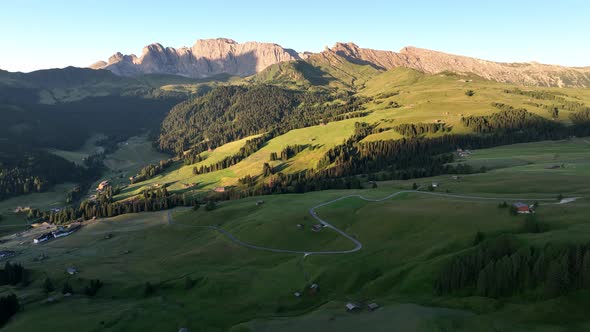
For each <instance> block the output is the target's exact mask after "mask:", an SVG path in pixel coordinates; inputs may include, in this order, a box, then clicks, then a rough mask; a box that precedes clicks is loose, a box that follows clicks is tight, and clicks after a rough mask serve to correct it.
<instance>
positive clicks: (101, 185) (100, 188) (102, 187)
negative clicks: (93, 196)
mask: <svg viewBox="0 0 590 332" xmlns="http://www.w3.org/2000/svg"><path fill="white" fill-rule="evenodd" d="M108 186H110V182H109V180H104V181H102V182H101V183H99V184H98V187H96V191H103V190H105V189H106V187H108Z"/></svg>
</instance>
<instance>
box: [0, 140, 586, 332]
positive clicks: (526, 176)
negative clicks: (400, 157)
mask: <svg viewBox="0 0 590 332" xmlns="http://www.w3.org/2000/svg"><path fill="white" fill-rule="evenodd" d="M581 142H583V141H582V140H579V139H576V140H572V141H563V142H539V143H528V144H519V145H513V146H507V147H498V148H493V149H485V150H476V151H473V155H472V157H471V158H473V159H474V160H475V159H479V160H481V161H482V162H483V163H484V164H485V160H489V162H491V163H492V162H493V161H494V159H496V158H502V159H510V158H511V156H514V155H515V152H517V151H518V153H520V154H521V156H520V157H522V158H525V159H526V160H527V161H530V162H532V163H533V164H530V165H528V166H527V167H530V166H535V165H544V164H545V163H546V161H547V160H551V162H553V155H554V154H555V151H560V152H559V155H560V160H563V161H564V162H565V163H566V164H568V165H575V166H576V168H575V170H576V172H573V171H572V172H570V171H568V168H565V169H563V170H561V169H545V168H544V167H541V166H540V167H538V169H537V170H536V171H533V172H531V171H530V170H527V169H523V166H518V165H515V166H510V163H508V164H507V165H508V166H507V167H505V168H499V169H495V170H491V171H489V172H487V173H483V174H473V175H465V176H462V177H461V178H460V180H453V179H451V178H450V177H449V176H441V177H435V178H425V179H417V180H408V181H388V182H378V188H376V189H365V190H332V191H323V192H312V193H307V194H299V195H295V194H292V195H277V196H265V197H262V198H257V197H252V198H248V199H242V200H237V201H229V202H223V203H221V204H220V205H219V206H218V208H217V209H216V210H214V211H205V210H204V209H200V210H199V211H192V210H187V209H177V210H175V211H174V212H173V213H172V219H169V218H168V213H167V211H163V212H155V213H142V214H137V215H126V216H120V217H116V218H111V219H105V220H99V221H96V222H91V223H90V224H89V225H87V226H85V227H84V228H83V229H82V230H81V231H79V232H78V233H76V234H74V235H72V236H70V237H67V238H63V239H59V240H56V241H53V242H50V243H47V244H44V245H40V246H34V245H32V244H28V243H29V241H28V240H29V239H27V238H26V235H25V236H24V238H19V239H15V240H10V241H9V242H7V243H4V244H2V246H3V247H4V248H16V250H17V251H19V253H20V255H19V256H18V257H17V258H15V259H14V260H15V261H19V262H22V263H23V264H24V265H25V266H26V267H27V268H29V269H32V270H33V271H34V272H33V283H32V284H31V285H29V286H28V287H25V288H22V289H20V288H8V287H1V288H0V292H1V293H7V292H10V291H14V292H17V294H19V296H20V297H21V298H22V299H23V301H24V303H25V310H24V311H23V312H21V313H19V314H18V315H17V316H16V317H15V318H14V320H13V321H12V322H10V323H9V324H8V325H7V326H6V327H5V329H6V330H7V331H37V330H39V326H38V325H37V322H40V321H42V322H44V323H43V324H44V325H43V329H44V330H64V329H69V328H73V327H74V326H76V327H77V328H78V329H81V330H84V331H85V330H88V331H95V330H100V329H107V330H111V331H140V330H145V329H152V330H154V329H156V330H174V329H178V328H180V327H189V328H191V331H193V330H194V331H201V330H202V331H226V330H232V331H301V330H310V331H325V330H330V329H332V330H333V329H337V330H342V331H352V330H358V329H362V326H371V329H373V330H375V331H385V330H390V329H391V326H404V327H405V329H406V330H411V331H448V330H452V331H474V330H478V331H497V330H501V331H521V330H523V329H527V330H531V331H577V330H584V329H586V328H588V327H589V326H590V322H589V321H588V318H587V315H586V314H585V310H584V309H583V308H586V307H587V306H588V305H589V304H590V303H589V302H588V300H587V299H588V296H587V295H588V294H587V292H585V291H576V292H572V293H571V294H570V295H568V296H565V297H560V298H556V299H551V300H538V301H532V300H527V299H523V298H520V297H513V298H503V299H500V300H494V299H488V298H481V297H437V296H435V295H434V292H433V288H432V285H433V280H434V278H435V276H436V274H437V271H438V269H439V268H440V265H441V263H442V262H443V261H444V260H445V259H447V258H448V257H450V256H452V255H454V254H456V253H458V252H461V251H463V250H464V249H466V248H469V247H470V246H471V244H472V241H473V238H474V235H475V233H476V232H483V233H484V234H486V236H495V235H497V234H500V233H512V234H514V236H516V237H517V238H518V239H519V240H520V241H521V242H522V243H529V244H533V245H539V246H542V245H544V244H546V243H586V242H588V241H589V240H590V224H588V220H587V211H588V210H589V209H590V200H589V199H588V197H590V191H589V190H588V188H586V184H587V183H589V182H588V181H587V176H588V174H587V173H586V172H585V171H581V172H577V170H580V169H581V168H583V166H584V165H587V163H588V162H590V154H586V153H584V152H583V151H584V150H582V149H584V148H586V147H585V146H584V145H580V144H581ZM589 147H590V146H589ZM544 155H545V156H547V157H543V156H544ZM524 168H526V167H524ZM552 172H555V173H552ZM561 172H562V173H563V174H560V173H561ZM551 174H553V175H551ZM554 177H558V180H555V179H554ZM433 181H436V182H439V183H440V187H439V188H437V192H440V193H446V192H447V191H449V192H450V193H451V194H463V193H470V194H471V195H475V196H483V197H497V196H509V197H512V198H514V200H522V201H525V202H531V203H532V201H533V200H535V199H540V198H546V199H554V198H556V194H558V193H563V195H564V196H566V197H571V196H579V197H583V198H581V199H579V200H577V201H575V202H571V203H568V204H562V205H560V204H554V203H556V202H557V200H556V199H555V200H551V201H542V202H541V205H540V207H539V208H538V213H537V218H539V220H541V221H542V222H543V223H545V224H546V225H548V227H549V231H548V232H545V233H539V234H526V233H522V232H521V228H522V224H523V221H522V220H523V219H522V218H521V217H515V216H511V215H510V214H509V213H508V211H506V210H505V209H499V208H498V207H497V204H498V201H494V200H483V199H470V198H460V197H441V196H432V195H427V194H419V193H406V194H402V195H399V196H397V197H395V198H393V199H390V200H386V201H381V202H367V201H362V200H359V199H358V198H348V199H345V200H342V201H339V202H336V203H333V204H331V205H327V206H324V207H322V208H319V209H317V210H316V212H317V213H318V215H320V216H321V218H322V219H324V220H328V221H329V222H330V223H332V224H333V225H334V226H336V227H338V228H340V229H342V230H344V231H345V232H347V233H348V234H351V235H353V236H354V237H355V238H357V239H358V240H359V241H361V242H362V244H363V248H362V250H360V251H359V252H356V253H353V254H345V255H342V254H341V255H311V256H308V257H305V258H302V256H301V255H296V254H279V253H271V252H265V251H259V250H254V249H250V248H244V247H241V246H239V245H237V244H235V243H233V242H231V241H230V240H229V239H228V238H227V237H225V236H224V235H223V234H220V233H219V232H216V231H215V230H212V229H209V228H206V227H203V226H216V227H220V228H221V229H223V230H225V231H228V232H230V233H232V234H233V235H234V236H235V237H236V238H238V239H240V240H242V241H244V242H247V243H250V244H254V245H259V246H265V247H271V248H280V249H292V250H340V249H349V248H350V247H351V243H350V241H348V240H346V239H344V238H343V237H341V236H339V235H338V234H336V233H335V232H334V231H331V230H329V229H324V230H322V231H321V232H317V233H316V232H312V231H311V230H310V229H309V227H310V226H311V225H313V224H314V222H313V219H312V218H311V217H310V216H309V214H308V209H309V208H310V207H312V206H314V205H316V204H318V203H320V202H324V201H329V200H332V199H334V198H337V197H341V196H343V195H349V194H352V193H361V194H362V195H364V196H366V197H369V198H380V197H384V196H386V195H388V194H390V193H392V192H395V191H398V190H403V189H409V188H411V186H412V183H413V182H417V183H418V184H419V185H422V186H426V185H428V184H430V183H431V182H433ZM261 199H262V200H264V204H262V205H257V204H255V203H256V202H257V201H258V200H261ZM297 224H303V225H304V228H303V229H299V228H298V227H297ZM107 234H112V237H111V238H108V239H106V238H105V235H107ZM22 241H25V243H27V244H26V245H24V246H22V245H18V243H20V242H22ZM42 253H43V254H45V255H46V256H47V257H48V258H47V259H46V260H43V261H36V260H35V258H36V257H38V256H39V255H41V254H42ZM70 266H75V267H76V268H77V269H78V270H79V271H80V273H79V274H78V275H76V276H67V275H66V274H65V273H64V271H65V269H66V268H67V267H70ZM44 275H48V276H49V277H50V278H51V279H52V280H53V282H54V283H55V284H56V285H57V287H58V289H59V288H60V287H61V285H62V284H63V282H64V281H66V280H69V282H70V283H71V284H72V286H73V287H74V290H75V291H76V294H75V295H74V296H72V297H69V298H62V297H61V296H60V295H59V294H58V292H56V293H54V294H52V296H54V297H56V298H57V301H56V302H55V303H51V304H49V303H45V299H46V298H47V295H45V294H44V293H43V291H42V283H43V280H44ZM187 276H188V277H189V278H191V280H194V281H195V285H194V286H193V287H189V288H188V289H187V288H185V283H186V277H187ZM95 278H99V279H101V280H102V281H103V282H104V283H105V286H104V287H103V288H102V289H101V290H100V291H99V293H98V295H97V296H96V297H94V298H88V297H87V296H84V295H82V294H80V290H81V289H82V288H83V287H84V285H86V284H87V283H88V281H89V280H90V279H95ZM146 282H150V283H151V284H153V285H155V288H156V290H155V292H154V294H151V295H146V294H145V293H144V289H145V283H146ZM311 282H316V283H318V284H319V285H320V292H319V293H317V294H311V293H310V292H309V291H308V289H307V286H308V285H309V284H310V283H311ZM296 291H300V292H302V294H303V295H302V296H301V297H300V298H297V297H295V296H293V293H294V292H296ZM349 301H356V302H360V303H368V302H372V301H375V302H377V303H379V304H380V305H382V306H383V307H382V308H381V309H379V310H378V311H376V312H374V313H369V312H367V311H366V310H363V311H362V312H360V313H355V314H349V313H346V312H345V310H344V304H345V303H346V302H349ZM548 313H551V315H548ZM66 317H68V318H69V319H65V318H66ZM62 318H63V319H62Z"/></svg>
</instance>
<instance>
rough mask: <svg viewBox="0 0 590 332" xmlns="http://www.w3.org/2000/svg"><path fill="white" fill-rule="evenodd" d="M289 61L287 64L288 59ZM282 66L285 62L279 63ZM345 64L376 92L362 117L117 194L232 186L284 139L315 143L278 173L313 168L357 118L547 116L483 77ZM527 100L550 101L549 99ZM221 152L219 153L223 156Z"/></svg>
mask: <svg viewBox="0 0 590 332" xmlns="http://www.w3.org/2000/svg"><path fill="white" fill-rule="evenodd" d="M289 64H290V65H291V66H292V65H293V63H289ZM283 66H288V65H287V64H285V65H283ZM347 66H356V67H355V70H354V72H355V73H356V74H355V75H357V76H358V77H365V79H367V80H368V81H367V82H366V83H364V86H365V87H364V89H362V90H360V92H359V93H360V94H361V95H365V96H372V97H376V100H375V101H374V102H371V103H368V104H367V105H365V106H366V107H367V111H370V112H372V113H371V114H369V115H368V116H365V117H362V118H356V119H348V120H343V121H338V122H331V123H329V124H328V125H326V126H312V127H307V128H302V129H297V130H293V131H291V132H289V133H287V134H285V135H282V136H279V137H276V138H274V139H273V140H271V141H270V142H268V144H267V145H265V146H264V147H263V148H262V149H260V150H259V151H258V152H256V153H254V154H253V155H251V156H250V157H248V158H246V159H245V160H244V161H242V162H240V163H239V164H237V165H235V166H232V167H230V168H228V169H224V170H221V171H217V172H213V173H209V174H205V175H198V176H194V175H193V174H192V166H183V165H177V166H176V167H174V168H172V169H171V171H169V172H166V173H165V174H163V175H162V176H159V177H156V178H154V179H151V180H148V181H147V182H144V183H139V184H137V185H134V186H131V187H130V189H129V190H128V191H127V192H125V193H124V194H123V196H121V198H122V197H128V196H129V195H130V194H133V193H137V192H138V191H139V189H141V188H142V187H145V186H149V185H151V184H152V183H155V182H160V183H169V184H171V187H170V188H171V189H172V190H183V186H182V184H183V183H201V184H202V185H201V186H200V187H199V188H198V190H209V189H211V188H214V187H217V186H225V185H234V184H236V183H237V180H238V179H239V178H240V177H243V176H245V175H252V176H254V175H259V174H261V172H262V166H263V164H264V163H265V162H269V155H270V153H271V152H280V150H281V149H282V148H283V147H285V146H286V145H289V144H311V145H314V146H316V147H317V148H316V149H314V150H313V151H310V150H305V151H304V152H302V153H300V154H299V155H297V156H295V157H294V158H291V159H290V160H289V161H288V162H286V163H284V164H282V163H281V162H275V163H273V166H278V168H279V169H281V170H282V171H284V172H296V171H300V170H303V169H308V168H313V167H315V166H316V163H317V160H318V159H319V158H320V157H321V156H323V154H324V153H325V151H326V150H328V149H330V148H332V147H333V146H335V145H337V144H341V143H342V142H343V141H344V140H345V139H346V138H348V137H349V136H350V135H351V134H352V132H353V130H354V123H355V122H358V121H364V122H368V123H379V126H380V127H382V128H389V127H391V126H394V125H397V124H401V123H416V122H435V121H437V120H441V121H442V122H445V123H447V124H448V125H450V126H452V127H453V131H452V132H453V133H466V132H468V129H467V128H465V127H463V126H462V125H461V123H460V120H461V116H462V115H464V116H468V115H483V114H490V113H493V112H498V110H497V109H495V108H493V107H492V106H491V105H490V104H491V103H492V102H501V103H506V104H509V105H512V106H514V107H525V108H527V109H528V110H529V111H531V112H534V113H536V114H539V115H540V116H543V117H546V118H548V117H549V114H548V112H547V111H546V110H544V109H540V108H537V107H533V106H530V105H527V104H525V103H526V102H527V101H530V99H529V98H528V97H525V96H519V95H514V94H506V93H504V92H503V90H505V89H510V88H513V87H514V86H511V85H507V84H501V83H496V82H491V81H486V80H483V79H481V78H478V77H475V76H468V77H464V76H457V75H424V74H422V73H420V72H417V71H415V70H411V69H405V68H396V69H393V70H390V71H387V72H385V73H382V74H379V75H376V73H372V74H371V75H368V74H367V76H362V75H361V74H360V73H362V72H363V71H362V70H360V69H359V68H358V67H359V65H353V64H348V65H347ZM344 67H345V66H344ZM360 67H362V66H360ZM331 68H332V70H336V69H334V68H340V67H338V66H332V67H331ZM346 68H347V67H346ZM275 69H276V68H275ZM276 70H278V69H276ZM375 75H376V76H375ZM355 77H356V76H355ZM370 77H372V78H370ZM369 78H370V79H369ZM533 89H538V90H555V91H559V92H562V93H566V94H569V95H571V96H575V97H576V98H578V100H579V101H582V102H585V103H587V104H590V90H586V89H539V88H533ZM466 90H474V91H475V95H474V96H472V97H468V96H466V95H465V91H466ZM392 92H399V94H398V95H395V96H390V97H385V98H383V97H382V96H383V94H386V95H387V94H390V93H392ZM391 101H396V102H398V103H400V104H401V105H403V106H402V107H401V108H391V107H390V106H389V102H391ZM533 101H535V102H542V103H547V104H550V103H551V102H549V101H537V100H533ZM567 113H568V112H566V111H563V112H562V114H561V119H560V121H564V122H567V121H568V114H567ZM401 137H402V136H401V135H400V134H399V133H397V132H395V131H393V130H387V131H384V132H382V133H378V134H372V135H369V136H368V137H367V138H365V141H375V140H387V139H399V138H401ZM240 146H241V143H240V144H237V143H236V142H232V143H229V144H228V145H227V146H225V147H220V148H218V150H223V151H226V152H228V154H231V153H235V152H237V151H238V150H239V148H240ZM225 155H226V154H223V156H225ZM211 160H216V159H211ZM208 163H210V161H209V160H206V161H203V162H202V163H201V164H205V165H206V164H208Z"/></svg>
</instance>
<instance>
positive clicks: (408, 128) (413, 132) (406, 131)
mask: <svg viewBox="0 0 590 332" xmlns="http://www.w3.org/2000/svg"><path fill="white" fill-rule="evenodd" d="M393 130H395V131H397V132H398V133H400V134H402V135H404V136H422V135H424V134H434V133H438V132H449V131H450V130H451V128H449V127H447V126H446V125H445V124H444V123H403V124H400V125H397V126H394V127H393Z"/></svg>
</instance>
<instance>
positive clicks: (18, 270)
mask: <svg viewBox="0 0 590 332" xmlns="http://www.w3.org/2000/svg"><path fill="white" fill-rule="evenodd" d="M26 278H27V272H26V270H25V268H24V267H23V266H22V265H20V264H17V263H15V264H12V263H10V262H6V264H4V269H2V270H0V285H13V286H14V285H17V284H19V283H24V282H26Z"/></svg>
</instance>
